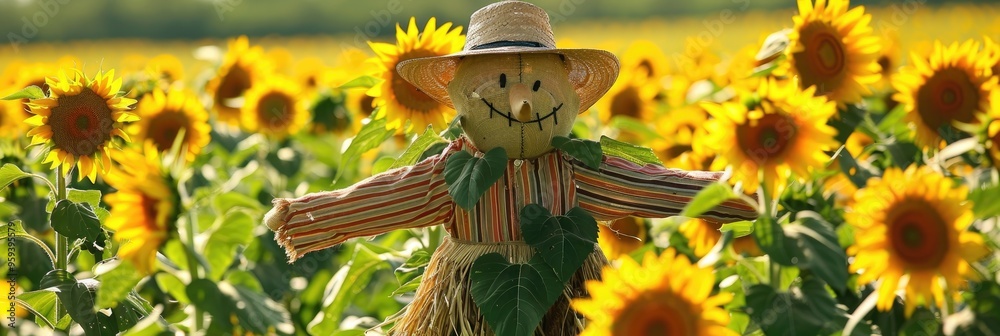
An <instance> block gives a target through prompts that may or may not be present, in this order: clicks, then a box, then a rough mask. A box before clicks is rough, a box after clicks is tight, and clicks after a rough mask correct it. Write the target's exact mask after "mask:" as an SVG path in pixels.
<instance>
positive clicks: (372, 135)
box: [333, 118, 395, 183]
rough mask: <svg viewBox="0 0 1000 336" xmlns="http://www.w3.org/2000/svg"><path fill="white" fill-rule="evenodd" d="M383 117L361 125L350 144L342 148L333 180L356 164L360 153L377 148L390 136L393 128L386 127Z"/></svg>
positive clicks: (393, 131)
mask: <svg viewBox="0 0 1000 336" xmlns="http://www.w3.org/2000/svg"><path fill="white" fill-rule="evenodd" d="M385 125H386V120H385V118H380V119H375V120H371V121H369V122H368V123H367V124H365V125H364V126H361V130H360V131H358V135H357V136H355V137H354V139H353V140H351V144H350V145H348V146H347V149H346V150H344V153H343V155H341V156H340V165H339V166H338V167H337V174H336V175H335V176H334V177H333V182H334V183H337V181H338V180H340V177H341V176H343V174H344V170H346V169H347V167H349V166H350V165H356V164H357V162H358V158H360V157H361V154H364V153H365V152H367V151H369V150H372V149H375V148H378V146H379V145H381V144H382V143H383V142H385V140H387V139H389V137H392V134H393V133H395V130H391V129H386V128H385Z"/></svg>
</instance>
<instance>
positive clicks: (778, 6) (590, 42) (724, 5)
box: [0, 0, 1000, 66]
mask: <svg viewBox="0 0 1000 336" xmlns="http://www.w3.org/2000/svg"><path fill="white" fill-rule="evenodd" d="M489 2H490V1H486V0H474V1H454V2H448V3H447V5H442V2H439V1H424V0H374V1H347V0H333V1H319V0H296V1H270V0H177V1H158V0H133V1H115V0H88V1H74V0H0V33H2V34H3V37H4V38H3V41H4V45H5V46H4V47H3V48H0V50H2V51H0V64H3V63H6V62H9V61H11V60H13V59H32V60H35V61H54V60H56V59H58V58H59V57H61V56H64V55H65V54H70V53H72V54H74V55H76V56H77V57H79V58H81V59H83V60H84V61H88V63H92V62H96V61H97V60H100V61H101V62H102V64H104V65H105V66H109V65H110V66H114V65H117V64H116V63H117V62H118V58H119V57H113V56H116V55H128V54H133V53H140V51H141V53H142V54H156V53H159V52H164V51H173V53H175V54H177V56H179V57H181V58H182V61H184V62H185V63H189V61H190V59H184V57H190V56H191V55H187V54H189V53H179V52H177V51H178V50H177V48H178V47H181V46H190V45H206V44H215V45H223V44H224V43H222V42H221V41H222V39H224V38H226V37H232V36H238V35H247V36H249V37H250V38H251V39H252V40H253V42H254V43H255V44H261V45H263V46H265V47H268V46H274V45H283V46H286V47H290V48H294V50H293V53H292V54H293V55H295V56H296V57H298V56H304V55H316V56H321V57H322V56H329V57H333V55H335V54H336V53H338V52H339V51H340V50H343V49H345V48H347V47H356V48H360V49H367V45H366V42H367V41H369V40H376V41H386V40H390V39H391V37H392V34H393V33H394V26H395V25H396V24H397V23H399V22H403V23H405V22H406V21H407V20H408V19H409V17H411V16H412V17H416V18H418V25H422V23H423V22H424V21H425V20H426V19H427V18H430V17H432V16H433V17H437V18H438V20H439V22H454V23H455V24H456V25H461V26H466V25H468V19H469V14H471V13H472V12H473V11H475V10H476V9H477V8H480V7H482V6H483V5H485V4H487V3H489ZM534 2H535V3H536V4H538V5H540V6H541V7H543V8H545V9H546V10H547V11H548V12H549V14H550V16H551V18H552V21H553V27H554V29H555V31H556V36H557V38H560V43H563V44H567V45H564V46H563V47H574V46H577V47H580V46H584V47H602V48H606V49H611V50H612V51H617V50H619V49H622V48H624V47H625V46H626V45H627V43H628V42H629V41H630V40H638V39H648V40H651V41H653V42H655V43H657V44H659V45H660V47H661V48H663V49H664V51H665V52H668V53H669V52H677V51H681V50H683V48H684V42H685V41H684V38H682V37H698V36H699V35H698V34H699V33H706V32H707V34H703V35H701V37H702V41H701V42H699V45H701V46H705V47H711V48H713V49H716V51H717V52H724V51H727V50H736V49H738V48H740V47H742V46H744V45H746V44H748V43H755V42H758V40H760V39H761V35H766V33H767V32H773V31H775V30H778V29H781V28H788V27H791V25H792V21H791V20H790V19H789V17H790V16H791V15H792V14H794V12H795V9H794V7H795V1H792V0H708V1H655V0H615V1H606V0H539V1H534ZM856 5H864V6H867V7H869V8H870V12H871V13H872V14H873V17H874V18H873V23H872V26H873V28H874V29H875V30H876V32H877V33H883V34H898V32H899V31H906V34H898V35H899V36H900V39H901V40H902V41H901V43H902V44H903V46H904V49H908V48H918V49H922V48H921V46H916V45H909V44H910V43H912V41H930V40H933V38H939V39H942V40H943V41H949V40H959V39H965V38H971V37H981V36H982V35H983V34H987V35H989V36H993V37H996V36H998V33H1000V21H998V20H993V19H991V18H994V17H996V14H997V13H1000V12H998V9H997V7H996V6H997V2H996V1H988V0H970V1H944V0H905V1H888V0H869V1H852V6H856ZM975 18H984V19H978V20H977V19H975ZM715 21H725V22H724V24H723V25H715V26H713V25H712V23H717V22H715ZM463 32H464V31H463ZM109 40H110V41H114V42H113V43H108V41H109ZM102 41H103V42H102ZM154 41H155V42H154ZM706 42H707V43H706ZM573 44H576V45H573ZM88 54H89V55H93V56H94V57H97V59H96V60H95V59H94V58H92V57H88V56H89V55H88Z"/></svg>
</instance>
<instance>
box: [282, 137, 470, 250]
mask: <svg viewBox="0 0 1000 336" xmlns="http://www.w3.org/2000/svg"><path fill="white" fill-rule="evenodd" d="M444 158H445V155H444V154H440V155H435V156H432V157H430V158H427V159H426V160H424V161H422V162H420V163H418V164H416V165H414V166H410V167H402V168H398V169H394V170H390V171H386V172H384V173H381V174H378V175H375V176H372V177H370V178H368V179H365V180H363V181H361V182H358V183H356V184H354V185H352V186H350V187H348V188H345V189H341V190H334V191H325V192H318V193H312V194H308V195H305V196H302V197H299V198H290V199H287V198H282V199H275V200H274V208H273V209H272V210H271V211H270V212H268V214H267V215H265V218H264V222H265V224H267V226H268V227H269V228H270V229H272V230H274V231H275V232H277V235H276V237H275V239H276V240H277V241H278V243H279V244H280V245H282V246H283V247H284V248H285V250H286V253H287V254H288V257H289V260H290V261H295V260H296V259H298V258H299V257H301V256H302V255H303V254H305V253H308V252H312V251H316V250H321V249H324V248H328V247H331V246H334V245H337V244H340V243H343V242H344V241H346V240H348V239H351V238H357V237H367V236H374V235H378V234H382V233H386V232H389V231H393V230H398V229H409V228H418V227H426V226H432V225H436V224H440V223H442V222H446V221H448V220H450V218H451V216H452V213H453V211H452V209H453V203H452V199H451V197H450V196H449V195H448V187H447V185H446V184H445V180H444V174H443V171H444V161H445V160H444Z"/></svg>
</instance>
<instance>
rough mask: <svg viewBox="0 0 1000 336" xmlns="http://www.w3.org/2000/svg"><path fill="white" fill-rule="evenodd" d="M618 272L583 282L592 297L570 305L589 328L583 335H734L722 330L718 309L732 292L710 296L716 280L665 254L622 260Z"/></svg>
mask: <svg viewBox="0 0 1000 336" xmlns="http://www.w3.org/2000/svg"><path fill="white" fill-rule="evenodd" d="M621 262H622V263H621V268H619V269H613V268H605V269H604V271H603V272H602V277H601V278H602V279H603V280H602V281H595V280H591V281H587V290H588V291H589V292H590V298H585V299H574V300H573V302H572V306H573V308H574V309H576V310H577V311H578V312H579V313H580V314H582V315H584V316H586V317H587V319H589V320H590V323H588V324H587V329H585V330H584V331H583V333H581V335H737V334H736V332H734V331H732V330H730V329H728V328H726V325H727V324H729V313H728V312H726V311H725V310H724V309H722V308H720V307H719V306H720V305H723V304H726V303H728V302H729V301H731V300H732V297H733V296H732V294H731V293H719V294H717V295H714V296H713V295H711V293H712V288H713V287H714V284H715V275H713V274H712V269H710V268H700V267H697V266H695V265H692V264H691V262H689V261H688V259H687V258H686V257H684V256H682V255H681V256H678V255H676V252H675V251H674V250H673V249H668V250H666V251H664V252H663V254H661V255H660V256H659V257H657V256H656V255H655V254H654V253H653V252H652V251H650V252H647V253H646V255H645V257H644V258H643V261H642V265H641V266H640V265H639V264H638V263H636V262H635V260H632V258H622V259H621Z"/></svg>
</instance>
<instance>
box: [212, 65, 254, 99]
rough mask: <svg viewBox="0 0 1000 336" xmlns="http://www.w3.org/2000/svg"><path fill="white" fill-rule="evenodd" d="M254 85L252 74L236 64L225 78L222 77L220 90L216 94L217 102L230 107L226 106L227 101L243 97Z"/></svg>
mask: <svg viewBox="0 0 1000 336" xmlns="http://www.w3.org/2000/svg"><path fill="white" fill-rule="evenodd" d="M252 84H253V82H252V81H251V78H250V72H249V71H247V69H245V68H243V66H241V65H239V64H234V65H233V67H232V68H230V69H229V72H227V73H226V75H225V77H222V82H221V83H219V88H218V90H217V91H216V93H215V102H216V103H218V104H221V105H223V106H228V105H226V101H227V100H229V99H233V98H237V97H239V96H242V95H243V92H244V91H246V90H247V89H249V88H250V86H251V85H252Z"/></svg>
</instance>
